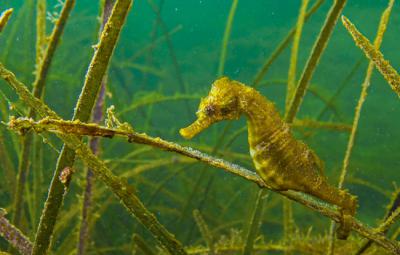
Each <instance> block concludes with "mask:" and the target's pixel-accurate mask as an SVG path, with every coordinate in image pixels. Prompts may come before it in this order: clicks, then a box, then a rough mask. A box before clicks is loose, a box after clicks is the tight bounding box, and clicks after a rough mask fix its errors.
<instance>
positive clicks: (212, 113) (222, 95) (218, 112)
mask: <svg viewBox="0 0 400 255" xmlns="http://www.w3.org/2000/svg"><path fill="white" fill-rule="evenodd" d="M238 86H239V85H238V84H236V82H235V81H232V80H230V79H229V78H227V77H223V78H220V79H218V80H216V81H215V82H214V83H213V84H212V86H211V90H210V92H209V93H208V95H207V96H206V97H205V98H202V99H201V101H200V105H199V108H198V111H197V113H196V115H197V120H196V121H195V122H193V123H192V124H191V125H190V126H188V127H186V128H182V129H181V130H180V131H179V133H180V134H181V135H182V136H183V137H185V138H187V139H190V138H192V137H194V136H195V135H197V134H198V133H200V132H201V131H203V130H204V129H206V128H208V127H209V126H210V125H211V124H213V123H215V122H218V121H221V120H232V119H238V118H239V117H240V109H239V108H240V107H239V98H238V93H239V87H238Z"/></svg>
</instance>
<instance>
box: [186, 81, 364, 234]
mask: <svg viewBox="0 0 400 255" xmlns="http://www.w3.org/2000/svg"><path fill="white" fill-rule="evenodd" d="M241 114H244V115H246V117H247V119H248V122H247V123H248V136H249V147H250V155H251V157H252V159H253V162H254V165H255V168H256V170H257V172H258V174H259V175H260V176H261V178H262V179H263V180H264V181H265V183H266V184H267V185H269V186H270V187H271V188H272V189H275V190H294V191H300V192H304V193H307V194H310V195H312V196H314V197H316V198H319V199H321V200H323V201H326V202H328V203H330V204H333V205H336V206H338V207H339V208H340V212H341V215H342V221H341V224H340V226H339V228H338V230H337V236H338V238H340V239H346V238H347V237H348V235H349V232H350V229H351V226H350V217H352V216H354V214H355V213H356V207H357V200H356V197H355V196H352V195H351V194H349V193H348V192H347V191H345V190H339V189H337V188H336V187H334V186H332V185H330V184H329V183H328V181H327V179H326V177H325V176H324V174H323V171H322V170H323V166H322V162H321V160H320V159H319V158H318V156H317V155H316V154H315V153H314V152H313V151H312V150H311V149H310V148H308V147H307V145H306V144H304V143H303V142H301V141H299V140H296V139H295V138H294V137H293V135H292V134H291V132H290V129H289V126H288V124H287V123H285V122H284V121H283V120H282V118H281V117H280V115H279V113H278V111H277V110H276V109H275V106H274V104H273V103H272V102H270V101H268V100H267V99H266V98H265V97H263V96H262V95H261V94H260V93H259V92H258V91H256V90H255V89H253V88H251V87H248V86H246V85H244V84H242V83H240V82H238V81H233V80H230V79H229V78H227V77H223V78H220V79H218V80H216V81H215V82H214V84H213V85H212V88H211V91H210V92H209V94H208V96H207V97H206V98H203V99H202V100H201V102H200V105H199V109H198V111H197V120H196V121H195V122H194V123H193V124H191V125H190V126H188V127H186V128H183V129H181V130H180V134H181V135H182V136H183V137H185V138H187V139H190V138H192V137H193V136H195V135H197V134H198V133H200V132H201V131H203V130H204V129H206V128H207V127H209V126H210V125H211V124H213V123H215V122H218V121H221V120H233V119H239V117H240V116H241Z"/></svg>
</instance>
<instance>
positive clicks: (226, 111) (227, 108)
mask: <svg viewBox="0 0 400 255" xmlns="http://www.w3.org/2000/svg"><path fill="white" fill-rule="evenodd" d="M230 112H231V109H230V108H229V107H223V108H221V114H222V115H228V114H229V113H230Z"/></svg>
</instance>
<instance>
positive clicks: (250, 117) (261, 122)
mask: <svg viewBox="0 0 400 255" xmlns="http://www.w3.org/2000/svg"><path fill="white" fill-rule="evenodd" d="M239 97H240V99H239V100H240V102H241V111H242V113H243V114H245V115H246V117H247V122H248V125H247V126H248V133H249V144H250V146H256V145H257V144H259V143H260V142H262V141H263V140H265V139H268V137H269V136H271V135H272V134H273V133H275V132H276V130H278V129H281V128H282V126H283V125H284V123H283V121H282V120H281V118H280V116H279V113H278V111H277V110H276V109H275V106H274V104H273V103H272V102H270V101H268V100H267V99H266V98H265V97H263V96H262V95H261V94H260V93H259V92H258V91H256V90H255V89H253V88H250V87H246V89H245V90H244V91H242V93H240V96H239Z"/></svg>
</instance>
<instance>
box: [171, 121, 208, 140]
mask: <svg viewBox="0 0 400 255" xmlns="http://www.w3.org/2000/svg"><path fill="white" fill-rule="evenodd" d="M211 124H212V121H211V120H210V119H208V118H198V119H197V120H196V121H195V122H193V123H192V124H191V125H190V126H187V127H185V128H181V129H180V130H179V134H181V136H183V137H184V138H186V139H191V138H193V137H194V136H196V135H197V134H199V133H200V132H201V131H203V130H204V129H206V128H208V127H209V126H210V125H211Z"/></svg>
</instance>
